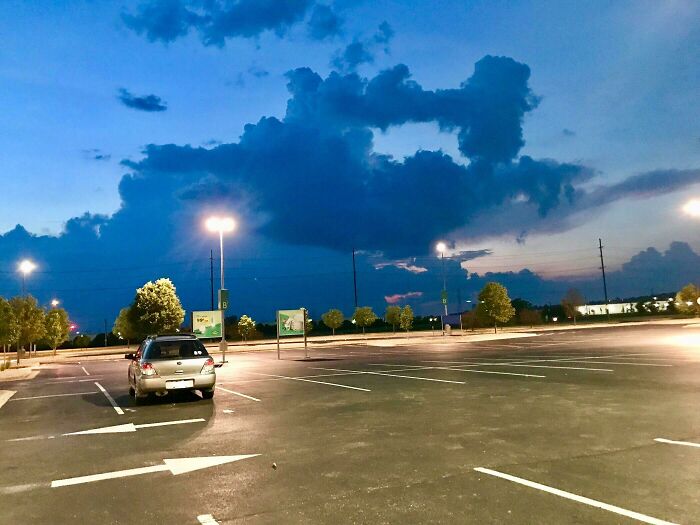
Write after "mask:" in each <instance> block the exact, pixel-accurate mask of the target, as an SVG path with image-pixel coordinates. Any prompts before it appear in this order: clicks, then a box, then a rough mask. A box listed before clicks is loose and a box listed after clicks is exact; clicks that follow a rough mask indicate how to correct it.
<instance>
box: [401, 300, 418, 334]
mask: <svg viewBox="0 0 700 525" xmlns="http://www.w3.org/2000/svg"><path fill="white" fill-rule="evenodd" d="M397 308H398V307H397ZM413 318H414V316H413V309H412V308H411V307H410V306H408V305H406V306H404V307H403V309H401V313H400V314H399V326H400V327H401V330H406V332H408V331H409V330H410V329H411V327H412V326H413Z"/></svg>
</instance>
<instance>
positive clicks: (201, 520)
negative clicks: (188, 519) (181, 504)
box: [197, 514, 219, 525]
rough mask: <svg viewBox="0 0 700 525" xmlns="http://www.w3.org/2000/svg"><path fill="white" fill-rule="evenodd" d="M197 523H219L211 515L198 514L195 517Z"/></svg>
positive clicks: (205, 524) (217, 524) (211, 524)
mask: <svg viewBox="0 0 700 525" xmlns="http://www.w3.org/2000/svg"><path fill="white" fill-rule="evenodd" d="M197 521H199V523H201V524H202V525H219V522H218V521H216V520H215V519H214V516H212V515H211V514H200V515H199V516H197Z"/></svg>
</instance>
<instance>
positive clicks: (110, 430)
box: [63, 417, 206, 436]
mask: <svg viewBox="0 0 700 525" xmlns="http://www.w3.org/2000/svg"><path fill="white" fill-rule="evenodd" d="M204 421H206V419H203V418H201V417H199V418H197V419H180V420H177V421H162V422H160V423H144V424H142V425H134V424H133V423H125V424H123V425H114V426H111V427H102V428H91V429H90V430H81V431H80V432H68V433H67V434H63V435H64V436H82V435H86V434H117V433H121V432H136V431H137V430H138V429H139V428H151V427H166V426H170V425H186V424H187V423H202V422H204Z"/></svg>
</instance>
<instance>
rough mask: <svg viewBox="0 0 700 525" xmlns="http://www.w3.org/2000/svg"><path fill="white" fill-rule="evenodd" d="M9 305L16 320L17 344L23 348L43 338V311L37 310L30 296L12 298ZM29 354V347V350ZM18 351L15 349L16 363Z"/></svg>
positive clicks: (37, 307)
mask: <svg viewBox="0 0 700 525" xmlns="http://www.w3.org/2000/svg"><path fill="white" fill-rule="evenodd" d="M10 305H11V306H12V310H13V312H14V314H15V318H16V319H17V324H18V326H19V336H18V337H17V344H18V345H20V346H22V348H24V345H31V344H32V343H33V342H34V341H37V340H39V339H41V338H42V337H43V336H44V333H45V331H46V328H45V326H44V310H42V309H41V308H39V305H38V304H37V302H36V299H34V297H32V296H31V295H27V296H24V297H13V298H12V299H10ZM29 350H30V352H31V347H30V348H29ZM19 354H20V350H19V348H18V349H17V361H18V362H19Z"/></svg>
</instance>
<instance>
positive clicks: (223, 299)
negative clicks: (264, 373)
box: [219, 254, 228, 363]
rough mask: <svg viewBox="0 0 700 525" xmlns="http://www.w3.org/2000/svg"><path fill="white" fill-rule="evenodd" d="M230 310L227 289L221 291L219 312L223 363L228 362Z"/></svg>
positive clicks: (222, 272) (220, 345) (222, 279)
mask: <svg viewBox="0 0 700 525" xmlns="http://www.w3.org/2000/svg"><path fill="white" fill-rule="evenodd" d="M221 257H222V261H223V254H222V255H221ZM221 268H222V269H221V282H222V284H223V281H224V278H223V275H224V270H223V263H222V266H221ZM227 308H228V290H226V289H225V288H220V289H219V311H220V312H221V342H220V343H219V350H221V362H222V363H225V362H226V349H227V348H228V344H227V343H226V309H227Z"/></svg>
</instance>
